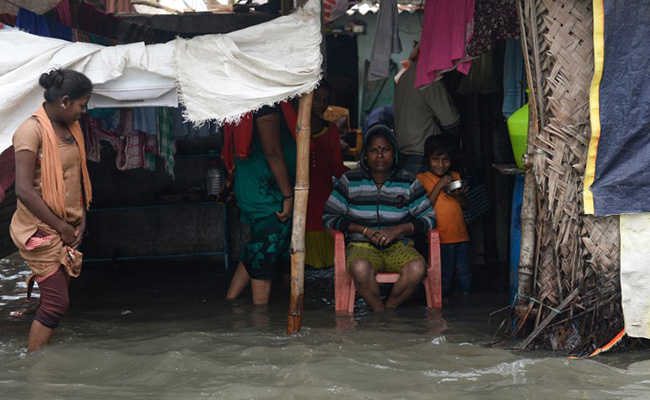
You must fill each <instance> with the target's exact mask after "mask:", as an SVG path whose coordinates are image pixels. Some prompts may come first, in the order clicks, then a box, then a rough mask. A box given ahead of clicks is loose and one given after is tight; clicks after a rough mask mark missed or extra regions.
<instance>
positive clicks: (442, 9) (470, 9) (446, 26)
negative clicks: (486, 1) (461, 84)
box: [415, 0, 474, 87]
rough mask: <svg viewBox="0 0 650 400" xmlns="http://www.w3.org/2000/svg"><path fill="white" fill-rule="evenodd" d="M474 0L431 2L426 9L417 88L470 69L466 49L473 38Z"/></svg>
mask: <svg viewBox="0 0 650 400" xmlns="http://www.w3.org/2000/svg"><path fill="white" fill-rule="evenodd" d="M473 19H474V0H429V1H427V6H426V7H425V9H424V21H423V27H422V41H421V42H420V56H419V60H418V66H417V74H416V77H415V87H422V86H425V85H427V84H429V83H431V82H433V81H436V80H438V79H440V78H441V77H442V74H443V73H445V72H447V71H450V70H452V69H454V68H455V69H457V70H458V72H461V73H463V74H465V75H467V73H468V72H469V69H470V67H471V57H470V56H469V55H468V54H467V51H466V50H465V49H466V46H467V44H468V43H469V41H470V39H471V36H472V26H473V25H472V24H473Z"/></svg>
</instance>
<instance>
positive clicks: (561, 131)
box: [517, 0, 622, 352]
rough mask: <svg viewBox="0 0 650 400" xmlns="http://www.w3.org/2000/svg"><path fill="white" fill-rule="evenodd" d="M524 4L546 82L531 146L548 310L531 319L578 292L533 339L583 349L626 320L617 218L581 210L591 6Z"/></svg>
mask: <svg viewBox="0 0 650 400" xmlns="http://www.w3.org/2000/svg"><path fill="white" fill-rule="evenodd" d="M517 1H521V2H522V6H523V7H522V8H523V16H524V18H523V19H524V22H525V25H526V44H527V45H528V50H529V54H528V56H529V59H530V62H531V71H530V72H531V75H532V76H531V77H532V82H534V83H535V85H536V86H537V85H540V84H541V87H535V93H537V94H541V96H542V98H541V99H537V102H536V104H537V106H538V109H539V107H542V108H543V109H542V110H540V121H539V123H540V125H541V126H540V129H539V134H538V135H537V136H536V137H535V138H534V143H533V147H532V156H533V163H532V165H533V166H532V168H533V171H534V175H535V179H536V181H537V189H538V193H537V201H538V216H537V231H536V234H537V257H536V259H537V265H536V271H535V276H536V279H535V287H534V289H533V290H534V293H532V296H533V297H534V298H536V299H537V300H539V301H540V302H542V303H543V304H544V305H546V306H548V307H539V309H538V312H537V313H536V314H535V318H534V320H532V319H531V321H530V322H531V324H532V325H533V326H537V325H538V324H539V323H540V321H542V320H544V319H545V318H546V317H547V316H548V315H549V313H553V312H554V311H552V310H551V308H556V307H558V305H559V304H560V303H561V302H562V301H563V300H564V299H565V298H567V296H569V294H570V293H572V292H573V291H574V290H576V289H578V295H577V296H576V297H575V298H574V299H573V301H571V302H570V303H569V305H568V306H567V307H566V308H565V309H564V310H563V311H564V312H563V313H561V314H560V315H559V316H558V317H556V318H555V320H556V321H553V322H552V323H549V325H547V326H546V327H545V328H544V330H542V332H541V334H539V335H538V336H536V337H535V340H533V341H532V342H531V343H532V344H533V345H534V346H535V345H536V346H545V347H550V348H554V349H560V348H561V349H569V350H572V351H577V352H584V351H588V350H590V349H593V348H594V347H596V346H598V345H601V344H602V343H603V342H604V341H606V340H608V339H611V336H613V334H615V333H616V329H620V327H621V324H622V322H621V321H622V318H621V311H620V304H619V301H618V299H619V297H618V296H619V295H620V287H619V279H618V274H619V259H618V257H619V256H618V254H619V247H620V240H619V237H618V219H617V218H598V219H596V218H593V217H585V216H584V215H582V213H583V206H582V185H583V175H584V170H585V164H586V159H587V149H588V144H589V137H590V125H589V90H590V85H591V79H592V75H593V37H592V35H593V33H592V30H593V24H592V20H593V14H592V3H591V0H517ZM531 7H534V8H533V9H534V10H535V12H531ZM533 21H534V23H533ZM535 38H536V39H537V40H536V42H537V47H535V40H534V39H535ZM537 75H539V76H537ZM525 304H526V305H528V304H527V303H525ZM520 317H521V316H520Z"/></svg>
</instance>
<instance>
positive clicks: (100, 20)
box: [77, 2, 119, 38]
mask: <svg viewBox="0 0 650 400" xmlns="http://www.w3.org/2000/svg"><path fill="white" fill-rule="evenodd" d="M117 21H119V17H116V16H115V15H113V14H106V13H105V12H103V11H100V10H98V9H96V8H95V6H93V5H92V4H90V3H86V2H82V3H81V5H80V6H79V11H78V13H77V25H78V26H79V29H82V30H84V31H87V32H91V33H96V34H98V35H101V36H104V37H108V38H114V33H115V26H116V25H117Z"/></svg>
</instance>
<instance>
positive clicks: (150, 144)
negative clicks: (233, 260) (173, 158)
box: [144, 135, 158, 171]
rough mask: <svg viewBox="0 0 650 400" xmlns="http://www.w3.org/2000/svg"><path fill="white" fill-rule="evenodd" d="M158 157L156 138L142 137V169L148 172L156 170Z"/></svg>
mask: <svg viewBox="0 0 650 400" xmlns="http://www.w3.org/2000/svg"><path fill="white" fill-rule="evenodd" d="M157 155H158V138H157V137H156V136H148V135H145V137H144V168H145V169H147V170H149V171H155V170H156V156H157Z"/></svg>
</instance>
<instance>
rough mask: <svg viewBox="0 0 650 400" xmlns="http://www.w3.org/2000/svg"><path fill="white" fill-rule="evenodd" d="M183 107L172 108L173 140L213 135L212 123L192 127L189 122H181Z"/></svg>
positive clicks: (214, 128) (213, 125) (213, 124)
mask: <svg viewBox="0 0 650 400" xmlns="http://www.w3.org/2000/svg"><path fill="white" fill-rule="evenodd" d="M184 111H185V107H182V106H181V107H177V108H174V138H175V139H181V138H185V139H189V138H197V137H208V136H210V135H212V134H214V133H215V130H216V124H215V123H213V122H206V123H204V124H203V125H201V126H199V127H194V125H193V124H192V123H191V122H184V121H183V112H184Z"/></svg>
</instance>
